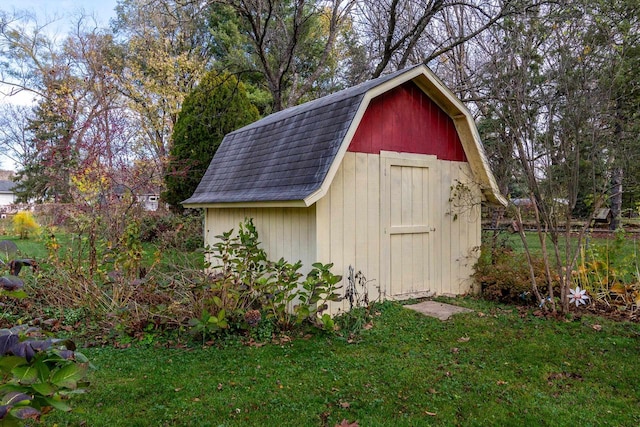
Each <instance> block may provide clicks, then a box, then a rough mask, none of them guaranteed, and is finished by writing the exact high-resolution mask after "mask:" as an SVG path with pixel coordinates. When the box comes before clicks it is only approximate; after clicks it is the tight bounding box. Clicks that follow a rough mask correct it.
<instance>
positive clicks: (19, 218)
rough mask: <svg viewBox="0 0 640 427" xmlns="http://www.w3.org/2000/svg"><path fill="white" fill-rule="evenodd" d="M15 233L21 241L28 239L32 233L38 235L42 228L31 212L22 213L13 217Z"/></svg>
mask: <svg viewBox="0 0 640 427" xmlns="http://www.w3.org/2000/svg"><path fill="white" fill-rule="evenodd" d="M12 224H13V231H14V233H15V234H17V235H18V236H20V238H21V239H28V238H29V234H30V233H36V232H37V231H38V230H39V229H40V226H39V225H38V223H37V222H36V220H35V218H34V217H33V215H32V214H31V212H27V211H20V212H18V213H17V214H15V215H14V216H13V220H12Z"/></svg>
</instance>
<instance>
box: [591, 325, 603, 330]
mask: <svg viewBox="0 0 640 427" xmlns="http://www.w3.org/2000/svg"><path fill="white" fill-rule="evenodd" d="M591 327H592V328H593V330H594V331H601V330H602V325H597V324H596V325H591Z"/></svg>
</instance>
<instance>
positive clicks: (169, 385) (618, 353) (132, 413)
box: [46, 299, 640, 426]
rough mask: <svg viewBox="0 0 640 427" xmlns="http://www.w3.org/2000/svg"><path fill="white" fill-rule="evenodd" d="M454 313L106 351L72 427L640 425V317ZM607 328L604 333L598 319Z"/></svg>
mask: <svg viewBox="0 0 640 427" xmlns="http://www.w3.org/2000/svg"><path fill="white" fill-rule="evenodd" d="M455 302H456V303H458V304H461V305H465V306H468V307H470V308H473V309H474V310H475V312H474V313H469V314H462V315H456V316H455V317H454V318H453V319H451V320H449V321H447V322H441V321H439V320H436V319H433V318H429V317H425V316H423V315H420V314H417V313H415V312H413V311H410V310H407V309H404V308H402V307H401V306H400V305H398V304H392V303H386V304H384V305H382V306H381V307H380V316H378V317H376V320H375V327H374V328H373V329H371V330H369V331H365V332H364V335H363V336H362V339H361V340H360V341H359V342H356V343H351V344H350V343H348V342H346V341H345V340H343V339H340V338H338V337H334V336H327V335H322V334H320V335H315V336H313V337H307V338H297V339H295V340H293V341H292V342H287V343H283V344H281V345H266V346H264V347H260V348H257V347H249V346H241V345H239V344H237V343H235V344H234V343H233V342H231V343H227V344H226V345H223V346H220V347H219V348H218V347H209V348H196V349H191V350H180V349H165V348H154V347H153V346H149V347H132V348H127V349H114V348H93V349H88V350H87V351H85V353H86V354H87V355H88V356H89V357H90V358H91V359H92V361H93V363H94V364H95V365H96V366H97V368H98V369H97V371H95V372H94V373H93V374H92V378H91V380H92V383H93V386H92V388H91V391H90V393H88V394H87V395H83V396H79V397H77V398H76V399H74V400H73V402H72V403H73V406H74V407H75V408H76V409H75V411H74V412H72V413H70V414H52V415H51V416H50V417H49V418H47V420H46V422H47V423H49V424H47V425H53V424H51V423H57V425H60V426H78V425H90V426H323V425H328V426H334V425H335V424H336V423H340V422H341V421H342V420H343V419H346V420H349V421H357V422H358V423H359V425H360V426H422V425H442V426H449V425H464V426H486V425H501V426H502V425H514V426H522V425H526V426H536V425H542V426H544V425H554V426H562V425H567V426H573V425H581V426H596V425H618V426H631V425H638V424H639V423H640V391H639V388H638V384H640V370H639V369H638V354H640V326H639V325H638V324H633V323H612V322H609V321H606V320H603V319H598V318H593V317H587V316H584V317H582V318H580V319H578V320H574V321H571V322H562V321H553V320H544V319H539V318H536V317H533V316H531V315H526V316H524V317H521V316H520V314H519V312H518V310H516V309H515V308H513V307H510V306H498V305H495V304H491V303H487V302H483V301H476V300H472V299H464V300H455ZM595 324H599V325H601V326H602V329H601V330H600V331H597V330H596V329H594V328H593V326H594V325H595Z"/></svg>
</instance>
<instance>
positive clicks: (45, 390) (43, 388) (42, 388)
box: [31, 383, 57, 396]
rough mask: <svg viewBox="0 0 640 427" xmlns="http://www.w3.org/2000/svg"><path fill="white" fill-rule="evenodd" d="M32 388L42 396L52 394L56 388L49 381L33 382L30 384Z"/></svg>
mask: <svg viewBox="0 0 640 427" xmlns="http://www.w3.org/2000/svg"><path fill="white" fill-rule="evenodd" d="M31 388H32V389H33V390H35V391H36V392H37V393H40V394H41V395H42V396H52V395H53V394H54V393H55V392H56V390H57V388H56V387H54V386H52V385H51V384H49V383H35V384H33V385H32V386H31Z"/></svg>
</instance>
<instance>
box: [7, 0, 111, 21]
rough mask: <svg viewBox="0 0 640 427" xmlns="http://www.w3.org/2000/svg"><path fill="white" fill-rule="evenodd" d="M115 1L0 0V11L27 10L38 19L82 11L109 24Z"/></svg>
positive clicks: (63, 16) (66, 15)
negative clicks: (92, 14) (93, 14)
mask: <svg viewBox="0 0 640 427" xmlns="http://www.w3.org/2000/svg"><path fill="white" fill-rule="evenodd" d="M116 3H117V0H0V9H1V10H4V11H6V12H11V11H13V10H14V9H16V10H24V9H26V10H28V11H30V12H35V13H36V15H37V16H38V18H39V19H45V18H46V17H56V18H63V19H64V18H67V19H68V18H69V17H71V16H73V15H74V14H77V13H78V12H80V11H82V10H84V12H86V13H89V14H91V13H95V16H96V18H97V19H98V21H99V23H100V24H104V25H105V26H106V25H108V24H109V19H110V18H113V17H114V16H115V12H114V8H115V7H116Z"/></svg>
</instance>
